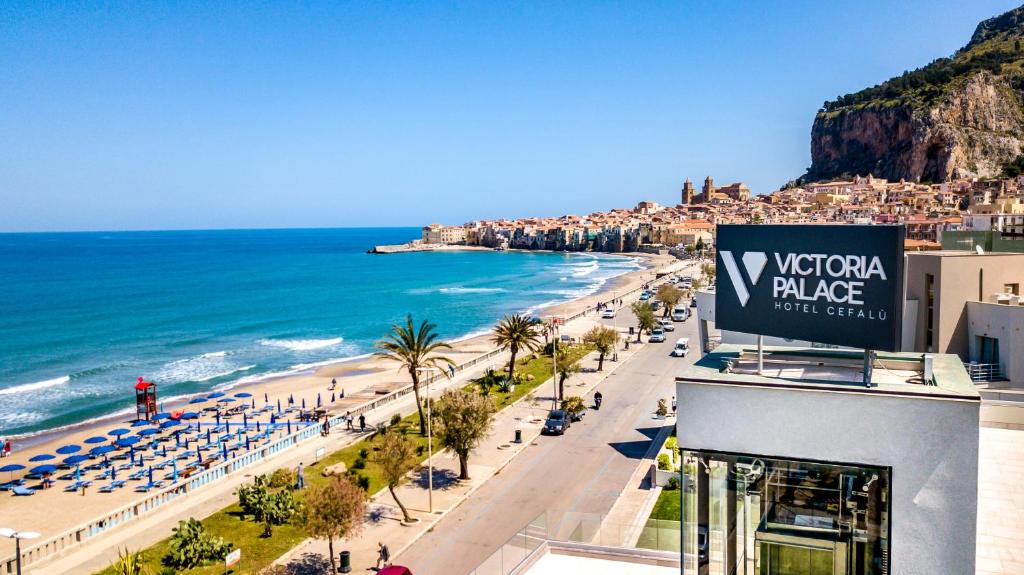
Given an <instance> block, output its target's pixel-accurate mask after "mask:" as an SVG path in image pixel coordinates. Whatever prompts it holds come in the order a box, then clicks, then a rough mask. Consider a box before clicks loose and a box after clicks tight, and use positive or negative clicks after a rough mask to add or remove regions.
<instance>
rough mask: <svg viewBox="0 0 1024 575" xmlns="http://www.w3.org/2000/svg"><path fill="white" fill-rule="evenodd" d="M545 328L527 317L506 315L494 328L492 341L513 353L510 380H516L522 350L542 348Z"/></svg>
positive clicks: (509, 367) (509, 366) (509, 370)
mask: <svg viewBox="0 0 1024 575" xmlns="http://www.w3.org/2000/svg"><path fill="white" fill-rule="evenodd" d="M542 331H543V326H542V325H541V323H540V322H539V321H537V320H536V319H534V318H532V317H529V316H526V315H520V314H515V315H506V316H505V317H503V318H501V321H499V322H498V325H496V326H494V334H493V335H492V336H491V340H492V341H493V342H494V343H496V344H497V345H499V346H501V348H502V349H507V350H509V352H510V353H511V356H510V357H509V360H508V378H509V379H510V380H515V369H516V354H518V353H519V351H520V350H528V351H536V350H537V348H538V347H540V338H541V336H542V335H543V334H542Z"/></svg>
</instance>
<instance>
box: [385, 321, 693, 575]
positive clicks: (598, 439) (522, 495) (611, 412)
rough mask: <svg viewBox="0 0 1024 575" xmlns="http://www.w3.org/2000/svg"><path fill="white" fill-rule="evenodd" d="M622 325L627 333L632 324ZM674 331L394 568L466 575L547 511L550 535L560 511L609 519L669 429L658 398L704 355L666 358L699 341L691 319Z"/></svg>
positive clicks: (671, 391) (665, 395)
mask: <svg viewBox="0 0 1024 575" xmlns="http://www.w3.org/2000/svg"><path fill="white" fill-rule="evenodd" d="M630 317H631V316H630ZM618 321H619V326H620V327H622V326H623V325H625V323H626V321H627V320H626V317H625V316H624V317H620V318H619V320H618ZM606 323H608V324H609V325H611V323H612V320H606ZM675 325H676V331H674V332H669V333H668V334H666V335H667V336H668V338H667V339H668V341H667V342H665V343H660V344H648V345H646V346H645V349H643V350H642V351H641V352H640V353H638V354H637V355H636V356H634V358H633V359H632V360H631V361H629V362H628V363H627V364H625V365H623V366H620V367H619V369H618V370H617V371H616V372H615V373H614V374H612V375H611V376H610V377H609V378H608V379H607V380H605V382H604V383H602V384H601V385H600V387H599V388H598V389H599V390H600V391H601V393H602V394H603V395H604V403H603V406H602V408H601V410H600V411H594V410H591V411H590V412H589V413H588V414H587V415H586V417H584V420H583V422H581V423H577V424H574V425H573V427H572V428H570V430H569V431H568V432H567V433H566V435H564V436H562V437H545V436H541V437H539V438H538V439H537V440H536V442H535V445H534V446H531V447H530V448H528V449H527V450H526V451H524V452H523V453H522V454H520V455H519V456H517V457H516V458H515V459H514V460H513V461H512V462H511V463H510V464H509V465H508V467H506V468H505V469H504V470H502V471H501V473H500V474H499V475H497V476H495V477H494V478H492V479H491V480H490V481H488V482H487V483H486V484H485V485H484V486H483V487H481V488H480V489H479V490H478V491H477V492H476V493H474V494H473V495H472V496H471V497H470V498H469V499H468V500H466V501H465V502H464V503H463V504H462V505H461V506H459V507H458V508H456V509H455V510H454V511H452V512H451V513H450V514H449V515H448V516H447V517H445V518H444V519H442V520H441V521H440V522H439V523H438V525H437V526H436V527H435V528H434V529H433V531H431V532H429V533H427V534H426V535H424V536H423V537H421V538H420V539H419V540H418V541H417V542H416V543H414V544H413V545H412V546H411V547H409V548H408V549H406V550H405V551H403V552H402V553H401V555H399V556H398V557H397V558H396V561H395V563H396V564H399V565H405V566H407V567H409V568H410V569H411V570H412V572H413V573H416V575H461V574H466V573H470V572H471V571H472V570H473V569H475V568H476V567H477V566H478V565H480V563H482V562H483V561H484V560H486V559H487V558H488V557H489V556H490V555H491V554H492V553H493V552H494V551H496V550H497V549H498V548H500V547H501V545H502V544H503V543H504V542H505V541H506V540H508V539H509V538H510V537H511V536H512V535H514V534H515V532H516V531H517V530H519V529H521V528H522V527H523V526H525V525H526V524H527V523H529V522H530V521H532V520H533V519H534V518H535V517H537V516H538V515H540V514H541V513H543V512H545V511H550V510H558V513H556V514H552V515H555V516H556V517H552V516H551V515H549V518H548V524H549V530H550V529H551V528H550V526H551V525H552V524H554V523H556V522H557V521H558V519H557V516H562V517H564V515H561V513H562V512H563V511H564V512H566V513H570V512H575V513H594V514H599V515H603V514H606V513H608V511H609V510H610V509H611V507H612V505H613V504H614V503H615V500H616V498H617V497H618V495H619V493H621V492H622V490H623V488H624V487H625V486H626V484H627V482H628V481H629V479H630V477H631V475H632V474H633V472H634V471H635V470H636V467H637V464H638V463H639V461H638V460H639V459H640V458H642V457H643V455H644V453H645V452H646V451H647V449H648V447H649V446H650V444H651V440H652V438H653V437H654V435H655V434H657V432H658V429H659V428H660V427H661V426H662V425H663V424H664V420H658V419H655V418H654V417H653V414H654V409H655V407H656V404H657V401H658V399H659V398H665V399H666V400H667V399H669V398H671V397H672V396H673V395H674V389H675V386H674V384H673V377H674V375H675V374H676V373H677V372H679V371H680V370H681V369H682V368H684V367H685V366H686V365H689V364H691V363H693V361H695V359H696V358H697V357H698V356H699V354H698V353H697V352H696V351H693V350H691V352H690V354H689V355H688V356H687V357H686V358H674V357H670V356H669V352H670V351H672V346H673V345H674V342H675V340H676V339H677V338H679V337H689V338H690V342H691V345H692V344H695V343H696V342H697V326H696V320H695V319H694V318H690V319H689V320H687V321H686V322H685V323H677V324H675Z"/></svg>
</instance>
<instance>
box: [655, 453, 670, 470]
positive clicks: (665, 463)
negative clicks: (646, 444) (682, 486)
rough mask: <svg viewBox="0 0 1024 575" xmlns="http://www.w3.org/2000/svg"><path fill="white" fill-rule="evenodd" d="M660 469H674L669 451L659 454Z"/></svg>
mask: <svg viewBox="0 0 1024 575" xmlns="http://www.w3.org/2000/svg"><path fill="white" fill-rule="evenodd" d="M658 469H660V470H662V471H671V470H672V463H671V462H670V461H669V459H668V454H667V453H659V454H658Z"/></svg>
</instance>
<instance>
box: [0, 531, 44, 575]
mask: <svg viewBox="0 0 1024 575" xmlns="http://www.w3.org/2000/svg"><path fill="white" fill-rule="evenodd" d="M0 537H7V538H9V539H14V557H15V559H14V560H15V563H16V565H17V566H18V567H17V571H16V573H17V575H21V540H22V539H25V540H29V539H35V538H36V537H39V534H38V533H36V532H35V531H15V530H13V529H9V528H7V527H0Z"/></svg>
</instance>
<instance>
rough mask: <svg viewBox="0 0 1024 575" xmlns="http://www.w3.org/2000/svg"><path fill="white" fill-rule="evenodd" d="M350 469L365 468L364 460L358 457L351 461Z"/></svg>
mask: <svg viewBox="0 0 1024 575" xmlns="http://www.w3.org/2000/svg"><path fill="white" fill-rule="evenodd" d="M352 469H366V460H365V459H363V458H362V457H360V458H359V459H357V460H355V461H353V462H352Z"/></svg>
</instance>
